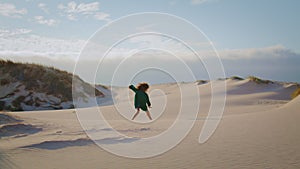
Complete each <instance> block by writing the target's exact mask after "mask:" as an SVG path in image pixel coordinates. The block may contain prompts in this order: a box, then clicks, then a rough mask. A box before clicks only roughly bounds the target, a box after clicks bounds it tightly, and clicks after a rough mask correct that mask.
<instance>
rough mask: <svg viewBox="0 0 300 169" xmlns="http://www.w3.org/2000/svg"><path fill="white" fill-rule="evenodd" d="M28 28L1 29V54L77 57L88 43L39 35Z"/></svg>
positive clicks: (2, 55)
mask: <svg viewBox="0 0 300 169" xmlns="http://www.w3.org/2000/svg"><path fill="white" fill-rule="evenodd" d="M30 32H31V30H28V29H16V30H4V29H0V38H1V41H0V56H1V57H4V56H22V57H27V56H43V57H52V58H54V57H57V58H59V57H69V58H73V59H74V58H76V56H77V55H78V54H79V53H80V51H81V48H82V47H83V46H84V44H85V43H86V42H85V41H84V40H66V39H58V38H50V37H43V36H38V35H34V34H32V33H30Z"/></svg>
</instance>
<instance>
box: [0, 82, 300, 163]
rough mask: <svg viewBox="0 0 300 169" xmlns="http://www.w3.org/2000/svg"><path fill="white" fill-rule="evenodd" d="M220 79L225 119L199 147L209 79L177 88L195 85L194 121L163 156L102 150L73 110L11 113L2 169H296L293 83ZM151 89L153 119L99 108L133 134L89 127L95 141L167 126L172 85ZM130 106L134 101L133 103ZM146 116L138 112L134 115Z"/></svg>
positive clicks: (0, 142) (174, 93)
mask: <svg viewBox="0 0 300 169" xmlns="http://www.w3.org/2000/svg"><path fill="white" fill-rule="evenodd" d="M211 83H218V82H217V81H216V82H211ZM226 83H227V88H228V92H227V93H228V94H227V101H226V107H225V112H224V116H223V119H222V120H221V122H220V125H219V126H218V128H217V130H216V131H215V133H214V134H213V136H212V137H211V138H210V139H209V140H208V141H207V142H206V143H204V144H199V143H198V137H199V133H200V131H201V128H202V126H203V122H204V120H203V118H202V117H204V116H206V115H207V111H208V109H209V106H210V97H211V95H210V83H206V84H201V85H198V84H197V83H187V84H183V85H186V87H188V86H189V85H197V87H198V89H199V92H200V94H201V98H200V100H201V103H200V111H199V116H198V119H196V123H195V125H194V127H193V128H192V130H191V132H190V133H189V134H188V135H187V137H186V138H185V139H184V140H183V141H182V142H181V143H180V144H179V145H177V146H176V147H175V148H173V149H172V150H170V151H168V152H166V153H164V154H162V155H159V156H155V157H152V158H146V159H130V158H124V157H119V156H115V155H113V154H111V153H109V152H106V151H105V150H103V149H102V148H100V147H98V146H97V145H96V144H94V143H93V141H91V140H90V139H89V138H88V137H87V135H86V134H85V132H84V131H83V130H82V128H81V126H80V123H79V122H78V120H77V118H76V113H75V112H74V110H59V111H40V112H38V111H36V112H18V113H16V112H15V113H9V115H10V116H13V117H15V118H16V119H22V120H23V121H11V122H9V123H3V124H1V125H0V127H1V128H0V130H1V129H2V131H1V134H0V135H1V136H2V138H1V139H0V150H1V151H2V153H1V152H0V168H1V169H2V168H4V169H5V168H25V169H27V168H28V169H40V168H45V169H48V168H49V169H50V168H51V169H52V168H72V169H76V168H78V169H79V168H80V169H81V168H87V169H89V168H91V169H93V168H117V169H119V168H130V169H132V168H172V169H173V168H195V169H199V168H200V169H201V168H203V169H207V168H209V169H220V168H230V169H231V168H239V169H241V168H242V169H253V168H262V169H269V168H280V169H281V168H285V169H286V168H290V169H298V168H300V134H299V131H300V125H299V122H300V112H299V110H300V109H299V108H300V106H299V103H300V96H298V97H297V98H295V99H294V100H292V101H289V97H288V96H289V95H290V94H291V92H292V91H293V90H294V89H295V86H294V85H293V84H285V83H277V82H276V83H272V84H256V83H255V82H252V81H249V80H242V81H238V80H230V79H229V80H227V81H226ZM127 90H128V89H127V88H124V89H119V90H118V92H119V93H116V94H117V95H118V97H120V98H122V97H121V96H122V92H125V91H127ZM116 91H117V90H116ZM151 91H152V92H151ZM149 93H150V96H151V101H152V103H153V109H151V111H152V114H153V116H154V117H158V119H157V120H155V121H154V122H152V123H131V122H130V121H128V120H126V119H125V118H126V117H127V115H126V113H125V115H123V116H122V115H120V114H119V113H118V112H117V111H116V109H115V108H114V106H113V105H109V104H107V105H106V106H102V107H101V109H102V110H103V113H104V117H105V118H106V119H107V120H108V121H109V123H110V125H111V126H112V127H113V128H114V129H116V130H117V131H119V132H120V133H122V134H124V135H127V136H132V137H134V138H132V139H125V138H120V137H115V136H113V135H110V134H111V130H112V129H111V128H100V129H99V128H95V129H94V132H100V133H102V134H103V138H102V139H101V140H100V143H101V144H105V145H108V144H109V145H116V144H124V145H126V143H132V142H138V141H139V138H144V137H151V136H155V135H157V134H160V133H161V132H163V131H165V130H166V129H167V128H168V127H170V125H172V122H173V121H174V119H175V118H176V116H177V111H176V110H177V109H178V107H179V105H180V93H179V90H178V86H177V85H176V84H163V85H154V86H152V87H151V90H150V91H149ZM163 93H164V94H165V95H163ZM130 99H132V95H131V98H130ZM164 99H166V101H167V104H166V107H165V109H162V107H159V106H160V105H159V104H160V103H162V101H164ZM191 99H193V98H192V97H191ZM123 102H126V99H125V100H123ZM123 102H122V103H123ZM129 104H130V105H131V106H132V101H130V103H129ZM161 109H162V110H164V111H163V112H162V113H161V112H159V111H160V110H161ZM86 110H87V111H89V110H92V109H89V108H87V109H86ZM130 110H132V111H130V112H127V114H128V116H129V117H130V116H131V115H132V114H133V113H134V109H133V107H130ZM184 112H189V110H185V111H184ZM124 117H125V118H124ZM146 120H147V118H146V116H145V115H144V114H140V115H139V117H138V119H137V121H141V122H145V121H146ZM8 126H11V127H12V128H14V127H16V128H21V129H23V130H25V129H26V127H25V126H27V127H28V126H30V127H31V129H28V130H29V131H35V132H32V133H21V134H20V133H17V134H12V133H11V134H10V135H5V134H3V133H7V132H6V131H4V129H5V128H7V127H8ZM21 129H20V130H21ZM153 146H155V145H153ZM136 148H137V149H138V148H139V147H136Z"/></svg>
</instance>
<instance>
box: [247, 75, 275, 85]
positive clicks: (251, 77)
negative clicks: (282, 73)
mask: <svg viewBox="0 0 300 169" xmlns="http://www.w3.org/2000/svg"><path fill="white" fill-rule="evenodd" d="M248 79H249V80H250V81H252V82H255V83H257V84H270V83H272V81H270V80H263V79H260V78H258V77H255V76H249V77H248Z"/></svg>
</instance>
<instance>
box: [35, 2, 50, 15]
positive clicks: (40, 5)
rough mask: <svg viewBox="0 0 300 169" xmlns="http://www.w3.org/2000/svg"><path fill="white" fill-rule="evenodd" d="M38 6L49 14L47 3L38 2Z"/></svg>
mask: <svg viewBox="0 0 300 169" xmlns="http://www.w3.org/2000/svg"><path fill="white" fill-rule="evenodd" d="M38 7H39V8H40V9H41V10H42V11H44V12H45V13H46V14H49V10H48V8H47V5H46V4H44V3H39V4H38Z"/></svg>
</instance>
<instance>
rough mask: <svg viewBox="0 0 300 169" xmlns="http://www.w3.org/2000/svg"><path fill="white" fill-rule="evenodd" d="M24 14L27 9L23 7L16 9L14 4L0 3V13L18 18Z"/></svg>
mask: <svg viewBox="0 0 300 169" xmlns="http://www.w3.org/2000/svg"><path fill="white" fill-rule="evenodd" d="M25 14H27V10H26V9H25V8H22V9H17V8H16V6H15V5H14V4H9V3H0V15H3V16H8V17H13V18H20V17H22V16H23V15H25Z"/></svg>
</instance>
